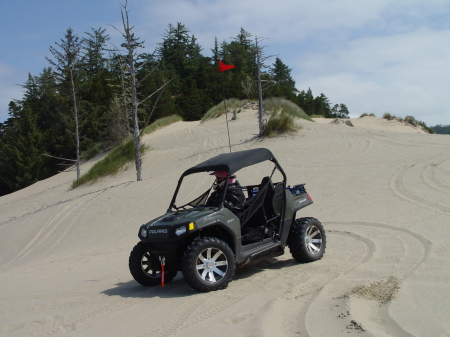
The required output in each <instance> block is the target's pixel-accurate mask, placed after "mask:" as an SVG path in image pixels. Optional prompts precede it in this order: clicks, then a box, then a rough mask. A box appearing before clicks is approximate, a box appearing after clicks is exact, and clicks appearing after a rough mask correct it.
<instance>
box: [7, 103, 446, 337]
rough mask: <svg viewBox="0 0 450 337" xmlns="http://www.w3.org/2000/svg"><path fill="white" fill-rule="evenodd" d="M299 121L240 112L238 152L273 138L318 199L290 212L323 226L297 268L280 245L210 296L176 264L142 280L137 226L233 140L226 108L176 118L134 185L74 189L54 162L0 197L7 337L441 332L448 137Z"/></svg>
mask: <svg viewBox="0 0 450 337" xmlns="http://www.w3.org/2000/svg"><path fill="white" fill-rule="evenodd" d="M299 123H300V124H301V125H302V126H303V129H302V130H300V131H299V132H298V133H297V134H296V135H289V136H284V137H280V138H274V139H267V140H263V141H259V140H255V138H254V135H255V134H256V133H257V122H256V113H255V111H253V110H244V111H243V112H242V113H240V114H238V120H236V121H230V123H229V124H230V134H231V142H232V148H233V150H234V151H237V150H244V149H250V148H256V147H267V148H269V149H270V150H271V151H272V152H273V153H274V154H275V156H276V157H277V159H278V161H279V162H280V163H281V165H282V166H283V168H284V169H285V171H286V173H287V176H288V183H289V184H297V183H303V182H305V183H306V184H307V185H306V187H307V189H308V192H309V193H310V195H311V196H312V197H313V199H314V204H313V205H312V206H309V207H307V208H305V209H304V210H302V212H301V213H300V214H298V216H300V217H303V216H313V217H316V218H318V219H319V220H321V221H322V223H323V224H324V226H325V229H326V230H327V238H328V244H327V250H326V253H325V256H324V258H323V259H322V260H320V261H318V262H314V263H311V264H303V265H302V264H297V263H295V262H294V260H293V259H292V258H291V256H290V254H289V252H288V250H287V251H286V253H285V255H283V256H281V257H279V258H277V259H272V260H269V261H265V262H263V263H259V264H256V265H252V266H249V267H247V268H243V269H239V270H238V271H237V272H236V276H235V278H234V280H233V282H231V283H230V285H229V286H228V288H227V289H226V290H222V291H217V292H212V293H197V292H194V291H193V290H191V289H190V288H189V287H188V285H187V284H186V283H185V282H184V281H183V279H182V275H181V273H178V275H177V277H176V278H175V280H174V281H173V282H172V283H170V284H168V285H166V287H164V288H161V287H153V288H144V287H142V286H140V285H138V284H137V283H136V282H135V281H134V280H133V279H132V276H131V275H130V273H129V271H128V256H129V253H130V251H131V249H132V248H133V246H134V244H136V242H137V241H138V238H137V231H138V229H139V226H140V225H141V224H142V223H145V222H147V221H148V220H150V219H151V218H153V217H156V216H158V215H160V214H162V213H164V212H165V210H166V209H167V206H168V204H169V202H170V198H171V195H172V193H173V190H174V188H175V184H176V181H177V180H178V177H179V175H180V174H181V173H182V172H183V171H184V170H185V169H187V168H189V167H191V166H193V165H195V164H197V163H199V162H201V161H203V160H205V159H207V158H210V157H212V156H214V155H217V154H220V153H223V152H228V151H229V150H228V139H227V133H226V123H225V119H224V117H221V118H218V119H215V120H212V121H209V122H206V123H203V124H200V123H199V122H179V123H176V124H174V125H171V126H169V127H167V128H164V129H162V130H159V131H157V132H155V133H153V134H150V135H147V136H146V137H145V138H144V142H145V143H146V144H147V145H149V146H150V147H151V148H152V150H151V151H149V152H148V153H146V154H145V157H144V164H143V165H144V166H143V179H144V180H143V181H142V182H136V181H135V171H134V167H133V166H132V165H131V166H130V167H128V168H127V169H125V170H124V171H123V172H121V173H120V174H117V175H116V176H114V177H108V178H105V179H102V180H101V181H99V182H97V183H95V184H93V185H90V186H84V187H81V188H77V189H75V190H70V183H71V181H72V179H73V178H74V176H75V173H74V172H71V173H61V174H58V175H56V176H54V177H51V178H49V179H47V180H45V181H41V182H38V183H36V184H34V185H33V186H30V187H28V188H26V189H24V190H21V191H18V192H16V193H14V194H11V195H7V196H4V197H1V198H0V329H1V330H0V331H1V336H184V337H186V336H188V337H189V336H210V335H214V336H268V337H269V336H311V337H313V336H314V337H315V336H340V335H342V336H344V335H345V336H348V335H349V334H350V335H351V334H361V335H366V336H450V323H449V319H448V317H449V308H450V288H449V284H450V243H449V237H450V137H448V136H445V135H428V134H424V133H422V132H421V131H420V130H417V129H413V128H411V127H409V126H405V125H403V124H401V123H398V122H392V121H391V122H387V121H384V120H381V119H377V118H373V117H365V118H362V119H355V120H352V123H353V125H354V127H349V126H347V125H345V124H339V125H336V124H330V120H323V119H322V120H317V121H316V123H312V122H307V121H299ZM95 160H98V158H97V159H95ZM95 160H92V161H90V162H88V163H85V164H84V165H83V166H82V170H83V171H84V172H85V171H86V170H88V169H89V167H90V166H91V165H92V164H93V163H94V162H95ZM258 173H259V172H252V174H255V175H257V174H258ZM252 174H247V175H245V174H243V175H239V173H238V177H239V180H240V181H241V183H243V184H246V183H247V182H246V180H250V179H251V178H252ZM192 188H193V189H194V190H195V186H192Z"/></svg>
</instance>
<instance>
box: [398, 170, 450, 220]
mask: <svg viewBox="0 0 450 337" xmlns="http://www.w3.org/2000/svg"><path fill="white" fill-rule="evenodd" d="M419 164H421V163H416V164H412V165H407V166H405V167H403V168H402V169H401V170H400V171H398V172H397V173H395V174H394V176H393V177H392V179H391V183H390V185H391V189H392V191H393V192H394V193H395V194H396V195H398V196H399V197H400V198H402V199H403V200H406V201H409V202H411V203H414V204H416V205H418V206H420V207H425V208H428V209H431V210H433V211H437V212H439V213H443V214H449V213H450V207H446V206H442V205H439V204H438V203H436V202H433V201H430V200H427V199H424V198H422V197H421V196H418V195H416V194H414V193H413V192H410V191H409V190H408V188H407V187H406V184H405V182H404V181H405V176H406V175H407V174H409V173H410V172H411V171H412V170H413V169H416V170H419V171H420V173H419V174H418V175H419V177H420V178H418V179H421V180H425V179H427V178H422V177H423V174H424V173H423V172H425V171H426V167H425V168H423V167H419V166H418V165H419ZM413 173H414V172H412V173H411V174H413ZM416 176H417V175H416ZM425 182H427V180H425ZM426 197H430V194H428V195H427V196H426Z"/></svg>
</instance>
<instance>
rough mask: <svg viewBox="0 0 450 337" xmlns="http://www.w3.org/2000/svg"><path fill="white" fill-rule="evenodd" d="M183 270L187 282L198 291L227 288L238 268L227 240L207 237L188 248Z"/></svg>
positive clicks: (194, 242) (184, 257) (182, 266)
mask: <svg viewBox="0 0 450 337" xmlns="http://www.w3.org/2000/svg"><path fill="white" fill-rule="evenodd" d="M181 270H182V272H183V275H184V279H185V280H186V282H187V283H188V284H189V285H190V286H191V287H192V288H193V289H194V290H197V291H201V292H208V291H214V290H219V289H225V288H226V287H227V286H228V283H229V282H230V281H231V280H232V278H233V276H234V272H235V270H236V262H235V258H234V254H233V251H232V250H231V248H230V246H228V244H227V243H226V242H225V241H222V240H220V239H218V238H214V237H206V238H202V239H200V240H195V241H193V242H192V243H191V244H190V245H189V246H188V247H187V249H186V251H185V253H184V256H183V261H182V264H181Z"/></svg>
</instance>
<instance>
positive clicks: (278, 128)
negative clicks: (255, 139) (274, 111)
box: [264, 114, 300, 137]
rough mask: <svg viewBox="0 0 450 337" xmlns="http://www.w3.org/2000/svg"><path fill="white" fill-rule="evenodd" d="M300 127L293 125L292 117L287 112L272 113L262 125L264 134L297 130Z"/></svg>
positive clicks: (275, 134) (273, 135)
mask: <svg viewBox="0 0 450 337" xmlns="http://www.w3.org/2000/svg"><path fill="white" fill-rule="evenodd" d="M299 128H300V127H299V126H296V125H295V122H294V118H293V117H292V116H290V115H288V114H281V115H273V116H272V117H270V119H269V120H268V121H267V123H266V124H265V125H264V136H266V137H275V136H277V135H280V134H283V133H286V132H294V131H297V130H298V129H299Z"/></svg>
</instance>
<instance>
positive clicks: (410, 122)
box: [404, 116, 417, 126]
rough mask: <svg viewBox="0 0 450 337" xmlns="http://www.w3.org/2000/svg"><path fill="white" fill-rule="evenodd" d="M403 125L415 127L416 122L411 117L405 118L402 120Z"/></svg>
mask: <svg viewBox="0 0 450 337" xmlns="http://www.w3.org/2000/svg"><path fill="white" fill-rule="evenodd" d="M404 122H405V123H408V124H411V125H413V126H417V121H416V119H415V118H414V117H413V116H406V117H405V119H404Z"/></svg>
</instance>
